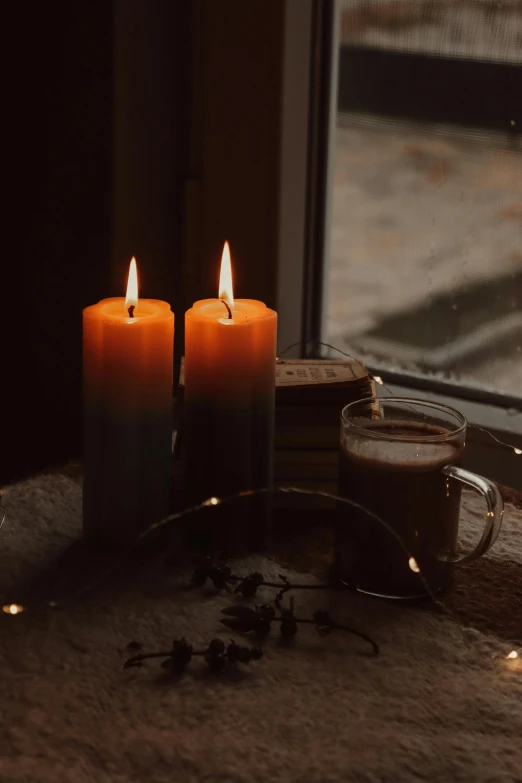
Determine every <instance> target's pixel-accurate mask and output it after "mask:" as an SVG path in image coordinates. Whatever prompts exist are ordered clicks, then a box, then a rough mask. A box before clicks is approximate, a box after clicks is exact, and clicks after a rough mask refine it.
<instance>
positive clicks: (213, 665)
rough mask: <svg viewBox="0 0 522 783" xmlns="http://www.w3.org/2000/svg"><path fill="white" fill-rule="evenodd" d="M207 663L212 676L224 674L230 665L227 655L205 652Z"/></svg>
mask: <svg viewBox="0 0 522 783" xmlns="http://www.w3.org/2000/svg"><path fill="white" fill-rule="evenodd" d="M204 657H205V661H206V662H207V666H208V668H209V669H210V671H211V672H212V674H223V672H224V671H225V670H226V668H227V665H228V660H227V657H226V655H223V654H221V655H220V654H218V653H209V652H208V650H207V652H205V656H204Z"/></svg>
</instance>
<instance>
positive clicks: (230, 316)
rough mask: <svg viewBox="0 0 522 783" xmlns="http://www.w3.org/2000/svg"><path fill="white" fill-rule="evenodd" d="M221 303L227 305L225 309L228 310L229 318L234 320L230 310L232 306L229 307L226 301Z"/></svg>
mask: <svg viewBox="0 0 522 783" xmlns="http://www.w3.org/2000/svg"><path fill="white" fill-rule="evenodd" d="M221 301H222V302H223V304H224V305H225V307H226V308H227V310H228V317H229V318H232V310H231V309H230V305H229V304H228V303H227V302H225V300H224V299H222V300H221Z"/></svg>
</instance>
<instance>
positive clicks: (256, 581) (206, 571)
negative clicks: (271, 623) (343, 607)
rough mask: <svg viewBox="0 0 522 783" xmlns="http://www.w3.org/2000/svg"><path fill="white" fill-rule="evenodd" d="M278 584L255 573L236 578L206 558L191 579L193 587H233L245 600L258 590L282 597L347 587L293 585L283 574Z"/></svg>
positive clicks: (235, 575) (223, 565)
mask: <svg viewBox="0 0 522 783" xmlns="http://www.w3.org/2000/svg"><path fill="white" fill-rule="evenodd" d="M278 576H279V579H280V580H281V581H280V582H271V581H267V580H266V579H265V578H264V577H263V574H260V573H259V572H258V571H255V572H253V573H251V574H246V576H238V575H237V574H233V573H232V569H231V568H230V566H229V565H227V564H226V563H214V562H213V561H212V559H211V558H210V557H206V558H205V559H204V560H203V562H202V563H200V564H199V565H198V566H197V567H196V568H195V570H194V573H193V574H192V579H191V585H192V586H193V587H203V585H205V584H206V583H207V582H212V584H213V585H214V587H215V588H216V590H225V589H227V588H228V587H232V586H234V585H235V589H234V593H240V594H241V595H242V596H244V597H245V598H253V597H254V596H255V595H256V593H257V591H258V588H260V587H274V588H277V589H278V591H279V592H278V595H279V596H282V595H284V594H285V593H287V592H288V591H289V590H348V589H350V588H349V585H347V584H345V583H341V584H339V585H325V584H293V583H292V582H290V581H289V580H288V578H287V577H286V576H284V575H283V574H279V575H278Z"/></svg>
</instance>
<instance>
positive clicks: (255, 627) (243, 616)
mask: <svg viewBox="0 0 522 783" xmlns="http://www.w3.org/2000/svg"><path fill="white" fill-rule="evenodd" d="M276 608H277V611H276V609H274V607H273V606H271V605H270V604H263V605H262V606H256V607H255V608H254V609H252V608H251V607H249V606H229V607H227V608H225V609H222V610H221V614H224V615H226V617H225V618H222V619H221V623H222V625H224V626H225V627H226V628H229V629H230V630H232V631H236V632H237V633H250V632H252V631H253V632H255V633H257V634H266V633H269V632H270V631H271V629H272V623H273V622H278V623H280V625H279V630H280V633H281V635H282V636H283V637H284V638H285V639H292V638H293V637H294V636H295V635H296V634H297V631H298V625H299V624H301V623H302V624H308V625H314V626H315V628H316V630H317V633H318V634H319V635H320V636H328V634H329V633H331V632H332V631H335V630H339V631H346V632H347V633H351V634H354V636H358V637H359V638H360V639H363V640H364V641H365V642H367V643H368V644H369V645H370V646H371V648H372V651H373V653H374V654H375V655H378V654H379V645H378V644H377V643H376V642H375V641H374V640H373V639H372V638H371V637H370V636H368V635H367V634H365V633H362V632H361V631H357V630H355V628H351V627H350V626H348V625H342V624H341V623H338V622H337V621H336V620H334V619H333V618H332V617H331V616H330V614H329V612H327V611H326V610H325V609H318V610H317V611H316V612H314V616H313V618H304V617H296V616H295V614H294V599H293V598H292V599H291V600H290V604H289V606H288V607H283V606H282V604H281V598H280V597H279V596H278V598H276ZM277 612H279V614H277Z"/></svg>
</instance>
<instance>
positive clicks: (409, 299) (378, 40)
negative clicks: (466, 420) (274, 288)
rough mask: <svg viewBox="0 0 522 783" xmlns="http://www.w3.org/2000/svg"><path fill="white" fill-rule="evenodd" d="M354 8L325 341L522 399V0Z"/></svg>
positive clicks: (428, 0) (437, 0)
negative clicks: (521, 135) (430, 101)
mask: <svg viewBox="0 0 522 783" xmlns="http://www.w3.org/2000/svg"><path fill="white" fill-rule="evenodd" d="M340 14H341V17H340V20H339V24H340V60H339V81H340V93H339V94H340V100H339V106H338V114H337V127H336V132H335V145H334V152H333V155H334V160H333V200H332V217H331V239H330V258H329V265H328V270H327V319H326V320H327V323H326V338H327V340H328V342H330V343H332V344H333V345H335V346H337V347H339V348H340V349H341V350H345V351H349V350H350V349H352V350H353V351H354V352H355V353H356V354H357V355H358V356H360V357H361V358H363V359H365V360H366V361H367V362H368V363H370V362H373V363H374V364H375V363H378V365H379V366H382V367H389V368H393V369H403V370H415V369H417V370H419V369H420V370H425V371H427V372H436V373H437V374H439V375H441V377H444V378H449V379H451V380H454V381H457V382H461V383H464V384H466V385H472V386H476V387H479V388H484V389H488V390H492V391H496V392H502V393H504V394H507V395H511V396H515V397H522V144H521V142H520V131H521V130H522V97H521V96H522V90H519V91H518V94H515V90H514V87H515V86H517V85H518V86H519V87H522V67H521V66H522V0H505V1H504V2H502V1H501V0H499V1H498V2H493V1H492V0H411V2H409V1H408V2H407V1H406V0H344V2H341V3H340ZM404 69H407V70H404ZM438 69H439V70H438ZM439 73H440V80H439ZM425 74H427V75H428V77H429V78H428V77H425ZM401 75H406V76H407V79H406V80H405V79H404V78H402V76H401ZM425 78H426V81H425V83H424V82H423V79H425ZM357 80H359V82H360V83H362V85H363V86H362V87H360V86H359V88H358V85H357V83H356V82H357ZM379 80H381V81H379ZM383 80H385V81H383ZM384 83H385V84H386V89H385V90H383V89H382V85H383V84H384ZM366 84H369V85H370V88H369V89H366ZM375 85H377V87H375ZM410 85H411V90H410ZM497 88H498V89H497ZM372 89H373V92H372ZM459 90H460V91H461V92H460V93H459ZM361 95H362V96H363V97H362V98H361ZM368 95H369V96H370V97H368ZM433 95H434V96H438V97H436V100H435V104H434V105H432V106H430V105H429V100H430V97H431V96H433ZM372 96H373V97H372ZM372 101H373V103H372ZM395 101H396V103H397V107H398V110H397V114H396V115H394V111H393V105H394V102H395ZM425 104H426V105H425ZM519 104H520V107H519V108H518V109H517V107H518V105H519ZM390 106H391V107H392V109H391V110H390ZM383 107H384V110H383ZM490 116H491V118H492V119H491V121H490ZM483 118H485V119H483ZM470 120H471V121H470ZM468 123H469V124H468Z"/></svg>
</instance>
